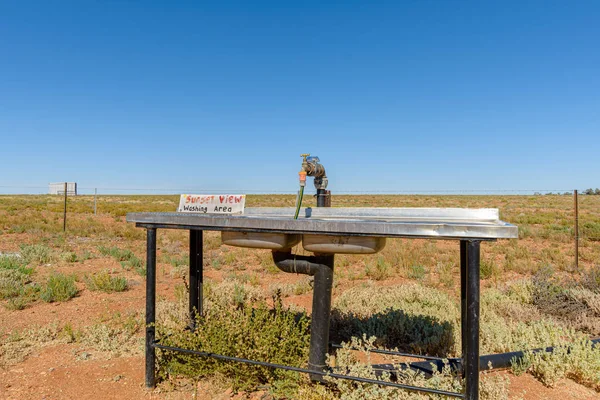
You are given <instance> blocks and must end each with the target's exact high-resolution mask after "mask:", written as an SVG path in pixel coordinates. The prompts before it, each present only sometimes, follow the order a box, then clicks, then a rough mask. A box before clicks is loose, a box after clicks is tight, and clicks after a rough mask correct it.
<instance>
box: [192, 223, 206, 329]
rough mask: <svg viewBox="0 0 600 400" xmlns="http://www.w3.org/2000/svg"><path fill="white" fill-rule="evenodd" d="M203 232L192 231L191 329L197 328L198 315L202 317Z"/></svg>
mask: <svg viewBox="0 0 600 400" xmlns="http://www.w3.org/2000/svg"><path fill="white" fill-rule="evenodd" d="M202 251H203V249H202V231H196V230H190V305H189V310H190V328H191V329H192V330H194V329H195V328H196V315H202V273H203V271H202V267H203V258H202V257H203V255H202Z"/></svg>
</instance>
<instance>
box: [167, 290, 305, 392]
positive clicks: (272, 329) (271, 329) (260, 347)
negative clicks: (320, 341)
mask: <svg viewBox="0 0 600 400" xmlns="http://www.w3.org/2000/svg"><path fill="white" fill-rule="evenodd" d="M174 318H175V319H176V320H177V319H179V318H180V317H179V315H176V316H174ZM175 325H177V323H176V324H175ZM308 326H309V323H308V319H307V317H306V316H304V315H302V316H298V315H297V314H296V313H294V312H291V311H290V310H289V309H286V308H284V307H283V305H282V303H281V300H280V299H275V301H274V305H273V306H272V307H268V306H267V305H266V303H264V302H260V303H259V304H257V305H256V306H255V307H252V305H251V304H249V303H243V304H241V305H240V306H239V307H238V308H220V307H217V308H216V309H215V308H213V309H207V311H206V312H205V314H204V316H202V317H199V318H198V321H197V328H196V330H195V331H193V332H192V331H189V330H188V331H186V330H182V329H181V328H180V327H179V326H175V327H172V326H169V324H164V325H161V324H159V325H158V326H157V330H158V332H159V337H160V338H162V342H161V343H163V344H165V345H168V346H178V347H183V348H186V349H193V350H198V351H206V352H211V353H216V354H223V355H228V356H236V357H242V358H248V359H253V360H261V361H266V362H272V363H279V364H285V365H291V366H296V367H304V366H305V365H306V362H307V358H308V346H309V341H310V335H309V331H308ZM159 365H160V369H159V371H160V374H161V376H162V377H163V378H166V377H168V376H184V377H189V378H193V379H198V378H199V377H204V376H209V375H214V374H219V375H221V376H224V377H226V378H228V379H229V380H230V381H231V382H230V384H231V385H232V386H233V387H234V390H240V389H241V390H253V389H255V388H257V387H258V386H261V385H265V384H272V385H274V386H282V385H281V383H282V382H285V385H283V386H285V387H286V388H287V390H292V391H293V388H294V386H297V384H298V382H299V379H300V377H299V376H298V375H297V374H294V373H291V372H289V371H282V370H279V369H273V368H266V367H261V366H254V365H249V364H239V363H231V362H224V361H220V360H216V359H214V358H203V357H202V358H201V357H198V356H195V355H188V354H183V353H179V352H170V351H161V352H160V355H159Z"/></svg>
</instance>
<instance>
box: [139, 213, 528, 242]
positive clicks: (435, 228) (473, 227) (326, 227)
mask: <svg viewBox="0 0 600 400" xmlns="http://www.w3.org/2000/svg"><path fill="white" fill-rule="evenodd" d="M294 211H295V210H294V209H293V208H291V207H281V208H268V207H265V208H247V209H246V210H245V213H244V215H211V214H181V213H129V214H127V221H128V222H135V223H137V224H138V225H139V226H155V227H160V228H173V229H202V230H215V231H242V232H243V231H250V232H280V233H296V234H298V233H318V234H326V235H344V236H378V237H421V238H438V239H510V238H518V228H517V227H516V226H514V225H511V224H509V223H506V222H503V221H500V219H499V214H498V210H497V209H490V208H484V209H463V208H326V207H323V208H305V209H303V210H302V212H301V215H300V217H299V219H297V220H294V219H293V215H294Z"/></svg>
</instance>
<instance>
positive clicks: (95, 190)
mask: <svg viewBox="0 0 600 400" xmlns="http://www.w3.org/2000/svg"><path fill="white" fill-rule="evenodd" d="M97 196H98V188H95V189H94V215H96V214H97V212H96V211H97V208H96V204H97V203H96V197H97Z"/></svg>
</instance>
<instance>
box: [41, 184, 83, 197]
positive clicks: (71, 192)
mask: <svg viewBox="0 0 600 400" xmlns="http://www.w3.org/2000/svg"><path fill="white" fill-rule="evenodd" d="M48 193H49V194H62V195H63V196H64V194H65V183H64V182H58V183H49V184H48ZM67 196H77V182H67Z"/></svg>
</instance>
